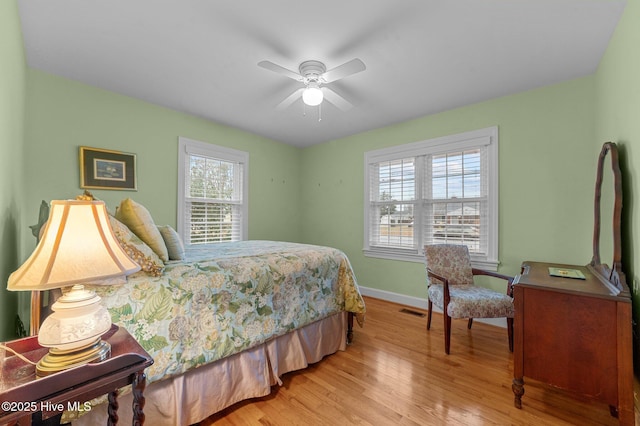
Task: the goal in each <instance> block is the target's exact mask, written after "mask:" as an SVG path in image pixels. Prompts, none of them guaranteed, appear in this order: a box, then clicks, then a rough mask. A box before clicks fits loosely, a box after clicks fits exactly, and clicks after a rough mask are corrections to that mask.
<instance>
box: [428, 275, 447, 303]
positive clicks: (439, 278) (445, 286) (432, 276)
mask: <svg viewBox="0 0 640 426" xmlns="http://www.w3.org/2000/svg"><path fill="white" fill-rule="evenodd" d="M427 276H428V277H429V278H435V279H436V280H438V281H440V282H441V283H442V288H443V290H444V295H443V302H444V306H445V308H444V309H446V306H447V305H449V300H451V296H450V295H449V279H448V278H445V277H443V276H442V275H438V274H436V273H435V272H433V271H431V269H429V268H427Z"/></svg>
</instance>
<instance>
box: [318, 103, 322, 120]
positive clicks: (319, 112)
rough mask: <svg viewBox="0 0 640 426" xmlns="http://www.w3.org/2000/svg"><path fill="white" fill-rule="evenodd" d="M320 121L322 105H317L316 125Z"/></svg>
mask: <svg viewBox="0 0 640 426" xmlns="http://www.w3.org/2000/svg"><path fill="white" fill-rule="evenodd" d="M321 121H322V104H320V105H318V123H319V122H321Z"/></svg>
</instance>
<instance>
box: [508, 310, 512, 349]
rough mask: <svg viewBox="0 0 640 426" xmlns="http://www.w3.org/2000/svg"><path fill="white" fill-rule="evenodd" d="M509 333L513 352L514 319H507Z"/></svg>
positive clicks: (510, 346)
mask: <svg viewBox="0 0 640 426" xmlns="http://www.w3.org/2000/svg"><path fill="white" fill-rule="evenodd" d="M507 333H509V352H513V318H507Z"/></svg>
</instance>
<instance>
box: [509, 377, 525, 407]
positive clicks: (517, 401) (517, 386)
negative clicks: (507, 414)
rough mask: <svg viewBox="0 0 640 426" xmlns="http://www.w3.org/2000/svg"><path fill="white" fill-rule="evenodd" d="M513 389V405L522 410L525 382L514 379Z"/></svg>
mask: <svg viewBox="0 0 640 426" xmlns="http://www.w3.org/2000/svg"><path fill="white" fill-rule="evenodd" d="M511 389H512V390H513V395H514V399H513V405H514V406H515V407H516V408H522V395H524V380H523V379H522V377H521V378H519V379H513V384H512V385H511Z"/></svg>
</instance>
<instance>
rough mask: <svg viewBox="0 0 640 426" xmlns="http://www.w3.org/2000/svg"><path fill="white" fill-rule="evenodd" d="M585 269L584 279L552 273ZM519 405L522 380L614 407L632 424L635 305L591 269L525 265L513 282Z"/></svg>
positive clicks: (515, 390) (517, 403)
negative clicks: (551, 270)
mask: <svg viewBox="0 0 640 426" xmlns="http://www.w3.org/2000/svg"><path fill="white" fill-rule="evenodd" d="M550 266H555V267H561V268H571V269H578V270H580V271H581V272H582V273H583V274H584V276H585V278H586V279H585V280H580V279H571V278H560V277H553V276H550V275H549V269H548V268H549V267H550ZM514 304H515V311H516V312H515V318H514V352H513V355H514V374H513V376H514V379H513V386H512V388H513V393H514V395H515V400H514V404H515V406H516V407H517V408H521V406H522V402H521V398H522V395H523V394H524V380H523V377H524V376H527V377H528V378H531V379H534V380H539V381H541V382H544V383H547V384H549V385H551V386H555V387H558V388H561V389H565V390H568V391H571V392H574V393H577V394H580V395H583V396H587V397H590V398H593V399H595V400H598V401H601V402H604V403H607V404H609V406H610V409H611V413H612V415H614V416H618V418H619V421H620V423H621V424H625V425H633V424H634V406H633V359H632V338H631V330H632V323H631V299H630V297H629V295H628V294H624V293H620V294H617V292H616V290H615V288H610V287H608V286H607V285H606V284H605V283H604V282H603V281H602V280H600V279H599V278H598V277H597V276H596V275H594V273H593V271H591V270H590V268H587V267H585V266H576V265H558V264H550V263H539V262H525V263H523V265H522V274H521V275H519V276H517V277H516V279H515V280H514Z"/></svg>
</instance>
